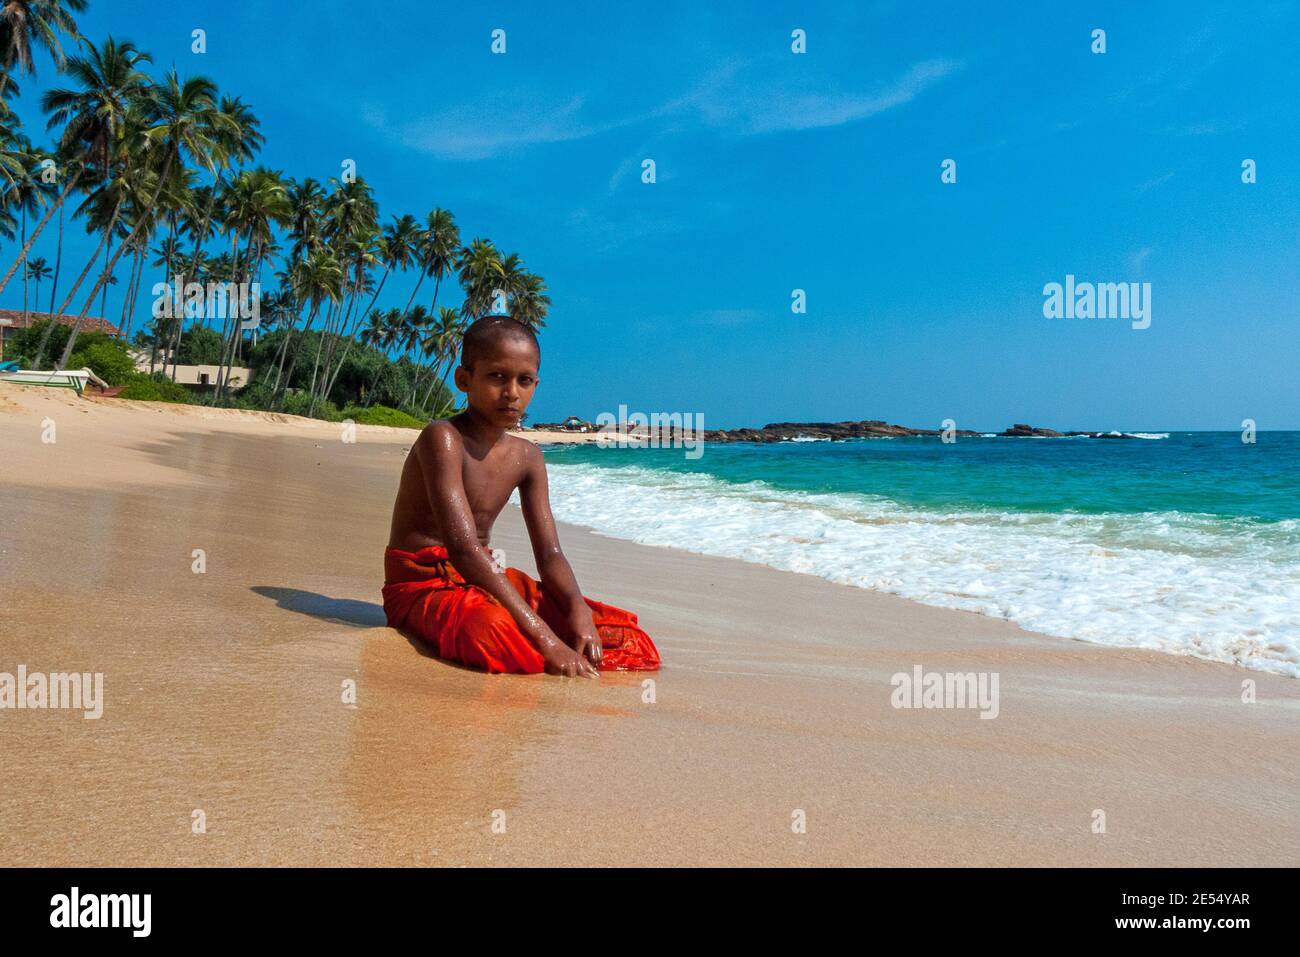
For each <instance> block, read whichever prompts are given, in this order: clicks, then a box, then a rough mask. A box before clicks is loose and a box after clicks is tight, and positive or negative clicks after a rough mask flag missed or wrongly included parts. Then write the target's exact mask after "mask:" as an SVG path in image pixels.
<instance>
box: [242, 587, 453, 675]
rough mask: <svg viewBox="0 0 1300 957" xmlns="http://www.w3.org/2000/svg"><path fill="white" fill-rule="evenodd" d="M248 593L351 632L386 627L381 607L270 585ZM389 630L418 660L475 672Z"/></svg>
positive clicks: (415, 639) (409, 635)
mask: <svg viewBox="0 0 1300 957" xmlns="http://www.w3.org/2000/svg"><path fill="white" fill-rule="evenodd" d="M251 590H252V591H253V592H254V593H256V594H258V595H261V596H262V597H263V598H270V599H271V600H272V601H274V602H275V603H276V605H277V606H279V607H280V608H283V609H284V610H285V611H292V612H296V613H297V614H299V615H306V616H308V617H309V618H316V619H319V620H320V621H327V622H329V623H331V624H335V625H347V626H349V627H351V628H385V627H387V625H388V616H387V615H385V614H384V607H383V605H378V604H375V603H374V602H369V601H359V600H358V599H355V598H330V597H329V596H328V595H318V594H317V593H316V592H314V591H303V590H302V589H301V588H277V587H275V586H273V585H254V586H253V588H252V589H251ZM393 630H394V631H396V632H397V633H398V634H399V635H401V636H402V637H403V638H405V639H406V640H407V642H409V643H410V645H411V647H412V648H414V649H415V650H416V651H417V652H419V654H420V655H421V656H422V657H425V658H432V659H434V660H435V661H441V662H442V663H443V664H445V665H449V666H450V667H453V668H459V669H461V670H465V671H474V670H476V669H473V668H466V667H465V666H464V665H462V664H460V663H458V662H454V661H445V660H443V659H442V658H439V657H438V656H437V655H436V654H434V653H433V651H432V650H431V649H430V648H429V646H428V645H426V644H425V643H424V642H423V641H421V640H420V639H419V638H416V637H415V636H414V635H411V634H409V633H408V632H406V631H405V630H404V629H400V628H394V629H393Z"/></svg>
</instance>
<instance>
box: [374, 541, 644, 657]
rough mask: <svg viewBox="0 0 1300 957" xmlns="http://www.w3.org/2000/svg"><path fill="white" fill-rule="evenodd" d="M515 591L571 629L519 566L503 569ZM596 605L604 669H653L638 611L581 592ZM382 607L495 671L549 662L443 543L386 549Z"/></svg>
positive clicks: (436, 646)
mask: <svg viewBox="0 0 1300 957" xmlns="http://www.w3.org/2000/svg"><path fill="white" fill-rule="evenodd" d="M504 574H505V576H506V578H507V579H509V581H510V584H511V585H512V586H514V589H515V591H517V592H519V594H520V595H521V596H522V597H523V599H524V601H525V602H527V603H528V605H529V607H531V608H532V609H533V610H534V611H536V612H537V614H538V615H539V616H540V617H541V619H542V620H543V621H545V622H546V623H547V624H548V625H550V627H551V629H552V630H554V631H555V633H556V634H557V635H559V636H560V638H561V639H564V638H565V637H566V634H565V631H564V629H565V628H566V625H565V616H564V614H563V611H562V610H561V609H560V607H559V605H558V604H557V603H556V602H555V600H554V598H553V597H552V596H551V595H550V594H548V593H547V591H546V589H545V588H544V587H543V585H542V583H541V582H539V581H537V580H536V579H534V578H532V577H530V576H529V575H527V574H525V573H524V572H521V571H520V570H519V569H517V568H507V569H506V570H505V572H504ZM583 601H585V602H586V603H587V607H589V608H590V609H591V617H592V620H593V621H594V622H595V623H596V632H597V634H599V635H600V642H601V647H602V648H603V649H604V657H603V659H602V661H601V663H600V669H601V670H602V671H654V670H655V669H657V668H658V667H659V650H658V649H657V648H655V645H654V642H653V641H651V640H650V636H649V635H647V634H646V633H645V632H644V631H643V630H642V629H641V627H640V626H639V625H637V621H636V615H634V614H633V613H632V612H630V611H624V610H623V609H622V608H615V607H614V606H613V605H606V604H604V603H603V602H599V601H594V600H592V599H590V598H587V597H585V596H584V598H583ZM384 613H385V614H386V615H387V616H388V624H389V627H391V628H399V629H401V630H403V631H406V632H408V633H409V634H411V635H414V636H415V637H417V638H419V639H420V640H421V641H423V642H424V643H425V644H426V645H428V646H429V647H430V648H431V649H432V650H433V651H434V652H436V653H437V655H438V656H439V657H440V658H445V659H446V660H448V661H456V662H459V663H460V664H463V665H469V666H470V667H472V668H481V669H483V670H484V671H488V672H491V673H494V674H538V673H540V672H543V671H545V670H546V665H545V661H544V660H543V659H542V654H541V652H539V651H538V650H537V647H536V646H535V645H534V644H533V643H532V642H531V641H529V640H528V638H527V637H526V636H525V635H524V633H523V632H522V631H520V630H519V626H518V625H517V624H516V623H515V620H514V617H513V616H512V615H511V614H510V612H508V611H506V609H505V608H504V607H503V606H502V605H501V604H500V603H499V602H498V601H497V600H496V599H495V598H493V597H492V596H491V595H489V594H488V593H487V592H485V591H483V589H481V588H478V587H476V586H474V585H471V584H469V583H468V582H467V581H465V579H464V578H462V577H461V575H460V573H459V572H458V571H456V569H455V568H454V567H453V566H452V564H451V561H450V560H449V559H448V557H447V549H446V548H443V547H442V546H433V547H430V548H422V549H420V550H419V551H418V552H407V551H402V550H401V549H398V548H388V549H385V550H384Z"/></svg>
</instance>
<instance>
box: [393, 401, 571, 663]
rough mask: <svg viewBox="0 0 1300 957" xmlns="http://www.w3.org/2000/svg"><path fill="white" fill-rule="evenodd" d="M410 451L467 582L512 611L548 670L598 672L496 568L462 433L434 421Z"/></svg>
mask: <svg viewBox="0 0 1300 957" xmlns="http://www.w3.org/2000/svg"><path fill="white" fill-rule="evenodd" d="M411 453H412V454H413V455H415V456H417V460H418V461H419V463H420V471H421V473H422V474H423V476H424V485H425V489H426V491H427V493H428V496H429V507H430V508H431V509H432V510H433V513H434V515H435V516H436V517H437V520H438V528H439V529H441V531H442V538H443V544H444V545H445V546H446V548H447V556H448V557H449V558H450V559H451V563H452V565H454V566H455V567H456V571H458V572H460V574H461V577H462V578H464V579H465V581H466V582H468V583H469V584H470V585H474V586H476V587H478V588H481V589H482V590H483V591H485V592H487V593H488V594H489V595H491V596H492V597H493V598H495V599H496V600H497V601H498V602H499V603H500V604H501V606H502V607H503V608H505V609H506V611H508V612H510V615H511V617H513V618H514V620H515V621H516V623H518V625H519V630H520V631H522V632H523V633H524V635H525V636H526V637H527V638H528V640H529V641H531V642H532V643H533V644H534V645H536V646H537V650H538V651H539V652H541V654H542V657H543V658H545V659H546V663H547V670H548V671H552V672H556V673H560V674H567V675H575V674H583V675H589V676H591V677H595V669H594V668H592V667H591V666H590V665H589V664H588V663H587V662H586V661H584V660H583V659H582V658H581V656H579V655H575V654H574V653H573V652H572V651H571V650H570V649H569V648H568V646H566V645H565V644H564V643H563V642H562V641H560V640H559V638H558V637H557V636H556V634H555V633H554V632H553V631H552V630H551V629H550V627H549V626H548V625H547V624H546V622H544V621H543V620H542V619H541V617H540V616H539V615H538V614H537V612H535V611H533V609H532V608H530V607H529V605H528V603H527V602H525V601H524V600H523V598H522V597H521V596H520V594H519V592H517V591H515V589H514V586H512V585H511V584H510V582H509V581H508V580H507V579H506V577H505V576H504V575H502V574H501V573H500V572H498V571H497V569H496V565H495V564H493V562H492V559H491V558H490V557H488V555H487V554H486V553H485V552H484V550H483V548H482V546H481V545H480V544H479V540H478V528H477V526H476V525H475V523H474V515H473V512H472V511H471V510H470V507H469V500H468V498H466V496H465V483H464V480H463V479H462V477H461V462H462V461H463V457H464V453H463V451H462V444H461V438H460V433H459V432H457V431H456V429H455V427H454V426H447V425H438V424H434V425H430V426H428V427H426V428H425V430H424V431H423V432H421V433H420V437H419V438H418V439H416V441H415V444H414V445H413V446H412V447H411Z"/></svg>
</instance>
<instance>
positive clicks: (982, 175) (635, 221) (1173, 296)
mask: <svg viewBox="0 0 1300 957" xmlns="http://www.w3.org/2000/svg"><path fill="white" fill-rule="evenodd" d="M991 6H992V5H986V4H967V3H956V2H954V3H938V4H923V3H890V2H882V3H863V2H853V3H845V4H803V5H789V6H788V7H785V8H781V9H778V8H777V6H776V5H767V4H743V3H737V4H726V3H723V4H708V5H705V4H698V3H689V4H688V3H683V4H673V3H656V4H648V5H637V6H627V7H624V6H623V5H617V6H614V7H611V6H610V5H608V4H594V3H593V4H564V5H558V6H557V5H553V4H540V3H539V4H523V3H513V4H491V3H487V4H474V5H465V4H458V5H450V4H438V3H427V2H401V0H395V2H391V3H388V4H384V5H375V6H374V7H365V6H361V7H358V5H356V4H355V3H342V2H332V0H331V2H318V3H312V4H310V5H303V6H302V7H301V8H298V7H296V6H293V5H289V4H285V3H283V2H278V3H274V2H263V0H252V2H248V0H245V2H241V3H238V4H230V3H220V4H219V3H215V2H203V3H200V2H183V0H178V2H173V3H171V4H168V5H165V6H159V5H155V4H154V3H146V2H135V0H115V2H114V3H112V4H109V3H106V2H103V0H91V5H90V7H91V8H90V10H88V11H87V13H86V14H84V15H83V16H82V18H81V24H82V28H83V32H85V33H86V34H87V35H88V36H89V37H91V38H94V39H96V40H100V39H102V38H103V36H104V35H105V34H107V33H110V32H111V33H113V34H114V35H115V36H117V37H119V38H129V39H131V40H133V41H134V42H135V43H136V44H137V45H139V46H140V47H142V48H144V49H146V50H148V51H150V52H151V53H152V54H153V56H154V60H155V64H156V66H157V67H158V72H161V70H162V69H163V68H165V67H167V66H169V65H170V64H172V63H173V62H174V63H175V64H176V66H177V68H178V69H179V70H180V72H181V73H182V74H188V73H195V72H201V73H205V74H207V75H209V76H211V77H212V78H213V79H215V80H216V81H217V82H218V84H219V85H220V87H221V89H222V91H223V92H225V93H230V94H237V95H239V96H241V97H242V98H243V99H244V100H245V101H246V102H247V103H249V104H251V106H252V107H253V109H254V110H255V112H256V113H257V115H258V116H259V117H260V118H261V120H262V129H263V132H264V133H265V134H266V137H267V143H266V145H265V147H264V149H263V151H262V154H261V156H260V157H259V160H258V161H259V162H260V163H263V164H265V165H268V166H271V167H273V168H276V169H280V170H282V171H283V172H284V173H285V174H286V175H290V176H294V177H297V178H302V177H304V176H314V177H316V178H318V179H321V180H325V179H326V178H328V177H330V176H337V175H339V172H340V169H341V167H340V164H341V163H342V161H343V160H344V159H346V158H351V159H355V160H356V162H357V168H358V172H359V174H360V175H362V176H363V177H365V178H366V180H367V181H368V182H369V183H370V184H371V185H372V186H373V187H374V188H375V192H376V195H377V197H378V199H379V202H380V207H381V211H382V213H383V215H384V217H385V219H388V218H389V217H390V216H391V215H392V214H400V213H407V212H409V213H412V214H414V215H416V216H417V217H419V218H421V219H423V217H424V215H425V214H426V213H427V212H428V210H429V209H431V208H433V207H434V206H443V207H446V208H448V209H450V210H452V211H453V212H454V213H455V215H456V217H457V220H458V222H459V224H460V226H461V230H462V236H463V237H464V238H465V239H466V240H468V239H470V238H472V237H474V236H484V237H488V238H491V239H492V240H494V241H495V242H496V243H497V245H498V246H499V247H501V248H502V249H504V250H506V251H515V252H518V253H519V254H520V255H521V256H522V257H523V259H524V261H525V263H526V264H527V265H528V267H529V268H531V269H532V270H534V271H536V272H539V273H541V274H542V275H543V276H545V277H546V279H547V282H548V285H549V287H550V294H551V297H552V299H553V306H552V311H551V316H550V319H549V324H548V326H547V328H546V330H545V331H544V333H543V337H542V347H543V363H542V371H541V379H542V383H541V386H540V389H539V392H538V395H537V398H536V399H535V400H534V403H533V406H532V409H531V410H530V418H531V419H532V420H533V421H547V420H555V419H559V418H563V417H564V416H566V415H569V414H576V415H580V416H582V417H584V418H590V419H594V418H595V417H596V415H597V414H598V413H600V412H602V411H614V410H617V408H618V406H619V405H620V404H625V405H627V406H628V407H629V408H630V409H632V410H639V411H644V412H653V411H664V412H674V411H676V412H696V413H702V414H703V415H704V421H705V425H706V427H734V426H742V425H750V426H756V425H762V424H763V423H765V422H769V421H790V420H841V419H862V418H880V419H887V420H889V421H895V422H901V423H903V424H907V425H913V426H918V427H931V428H938V427H939V423H940V422H941V421H942V420H943V419H946V418H952V419H955V420H956V422H957V424H958V426H959V427H970V428H977V429H994V428H1002V427H1005V426H1007V425H1009V424H1011V423H1012V422H1013V421H1017V422H1031V423H1034V424H1042V425H1050V426H1054V427H1058V428H1103V429H1109V428H1126V429H1236V428H1238V427H1239V426H1240V423H1241V421H1242V419H1244V418H1253V419H1255V420H1256V421H1257V422H1258V424H1259V428H1261V429H1278V428H1291V429H1295V428H1300V372H1298V371H1297V370H1298V369H1300V337H1298V336H1297V331H1298V329H1300V322H1298V321H1297V320H1298V318H1300V256H1298V255H1297V253H1300V248H1298V247H1300V216H1298V215H1297V214H1298V213H1300V150H1298V149H1297V147H1300V129H1298V120H1297V116H1298V115H1300V113H1298V111H1297V109H1296V104H1295V96H1296V91H1297V90H1300V61H1298V59H1297V57H1296V56H1295V41H1294V37H1295V35H1296V33H1297V31H1298V30H1300V12H1298V11H1297V6H1296V4H1295V3H1271V2H1264V3H1260V4H1254V5H1250V6H1248V7H1230V6H1228V5H1223V6H1217V5H1216V6H1213V7H1212V6H1210V5H1204V6H1202V5H1198V4H1186V3H1160V2H1157V3H1143V4H1131V3H1098V4H1063V3H1049V4H1027V3H1026V4H1006V5H1003V6H1002V7H1001V8H1000V9H990V7H991ZM307 11H310V12H307ZM372 16H373V19H370V17H372ZM196 27H202V28H203V29H205V30H206V31H207V44H208V52H207V53H206V54H203V55H196V54H193V53H192V52H191V51H190V43H191V40H190V31H191V30H193V29H194V28H196ZM496 28H501V29H504V30H505V31H506V51H507V52H506V53H505V54H504V55H494V54H492V53H491V51H490V44H491V32H492V30H493V29H496ZM795 28H801V29H803V30H805V31H806V33H807V53H805V54H802V55H796V54H794V53H792V52H791V49H790V44H791V39H790V34H791V31H792V30H794V29H795ZM1095 28H1102V29H1104V30H1105V31H1106V45H1107V51H1106V52H1105V53H1104V54H1094V53H1092V52H1091V50H1090V46H1091V43H1092V40H1091V32H1092V30H1093V29H1095ZM57 81H58V79H57V76H56V75H55V74H54V72H53V71H52V70H51V69H50V68H49V66H48V65H47V64H42V71H41V74H40V75H39V76H38V77H37V78H36V79H32V78H28V79H26V80H25V81H23V83H22V88H23V90H24V94H25V95H24V98H23V99H21V100H19V101H18V104H17V106H18V111H19V113H20V115H21V116H23V117H24V119H25V121H26V122H27V125H28V126H29V132H30V133H31V134H32V135H34V137H35V138H37V139H39V138H40V137H39V135H38V134H39V130H40V129H41V128H43V125H44V124H43V122H40V121H39V118H38V116H37V111H36V99H37V91H38V90H40V89H44V88H45V87H46V86H49V85H52V84H54V83H56V82H57ZM38 123H39V126H38V125H37V124H38ZM31 127H35V128H34V129H32V128H31ZM646 158H650V159H653V160H654V161H655V164H656V169H657V182H656V183H654V184H644V183H642V182H641V163H642V160H644V159H646ZM948 158H951V159H954V160H955V161H956V163H957V182H956V183H955V184H951V185H946V184H943V183H941V181H940V172H941V170H940V164H941V163H942V161H943V160H944V159H948ZM1246 158H1250V159H1253V160H1255V161H1256V163H1257V169H1258V182H1257V183H1255V184H1253V185H1246V184H1243V183H1242V182H1241V163H1242V160H1243V159H1246ZM78 239H79V240H84V237H78ZM11 248H13V247H12V244H8V243H6V244H5V246H4V251H5V252H6V253H8V252H9V250H10V249H11ZM91 248H93V246H92V244H91V243H89V242H84V241H82V242H81V250H80V251H79V250H78V247H77V246H74V245H72V244H69V249H68V253H67V255H69V256H70V257H71V260H72V261H77V260H80V261H78V262H77V266H78V267H79V266H80V265H81V263H82V262H84V255H88V254H89V252H90V250H91ZM37 250H38V253H40V254H44V255H46V256H47V258H52V237H51V243H50V248H48V249H47V248H46V244H45V242H44V240H42V243H41V244H39V245H38V247H37ZM126 269H127V263H126V261H125V260H123V263H122V266H121V268H120V270H119V272H120V274H121V276H122V283H121V285H119V286H118V287H115V291H116V290H120V289H121V288H122V287H123V286H125V277H126ZM1067 273H1070V274H1074V275H1075V276H1077V277H1078V279H1079V280H1080V281H1084V280H1091V281H1095V282H1150V283H1151V285H1152V322H1151V327H1150V328H1149V329H1146V330H1140V331H1139V330H1133V329H1131V328H1130V327H1129V323H1127V322H1124V321H1121V320H1083V319H1057V320H1049V319H1046V318H1044V317H1043V314H1042V304H1043V293H1042V289H1043V286H1044V284H1046V283H1049V282H1063V281H1064V278H1065V276H1066V274H1067ZM412 283H414V276H413V275H410V276H407V277H398V278H396V279H392V280H390V281H389V287H388V289H386V290H385V295H384V296H383V297H382V298H383V300H384V301H383V302H381V305H402V304H404V303H405V301H406V297H407V296H408V295H409V292H410V288H411V284H412ZM796 288H799V289H803V290H805V291H806V294H807V304H808V309H807V312H806V314H802V315H799V314H793V313H792V312H791V309H790V302H791V292H792V290H794V289H796ZM421 297H422V298H424V292H422V293H421ZM143 298H144V297H142V308H143V307H145V306H147V303H146V302H144V301H143ZM113 299H114V297H112V296H110V304H109V308H108V316H109V318H110V320H114V319H115V318H116V316H117V315H118V313H119V311H120V301H119V305H117V306H116V307H115V306H114V304H113ZM448 302H449V303H450V302H451V300H448ZM4 305H5V306H7V307H14V306H15V305H18V306H21V284H15V285H11V287H10V288H9V289H8V290H6V292H5V294H4ZM426 305H427V303H426ZM140 321H142V319H137V323H138V322H140Z"/></svg>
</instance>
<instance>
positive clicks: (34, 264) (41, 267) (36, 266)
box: [23, 256, 54, 313]
mask: <svg viewBox="0 0 1300 957" xmlns="http://www.w3.org/2000/svg"><path fill="white" fill-rule="evenodd" d="M53 274H54V270H53V269H51V268H50V264H49V263H47V262H46V261H45V259H44V257H42V256H33V257H32V258H31V259H29V260H27V274H26V277H25V278H27V279H30V280H31V281H32V282H34V283H36V303H37V305H36V308H37V309H40V308H41V307H40V301H41V282H42V281H44V280H46V279H49V278H50V276H52V275H53ZM26 300H27V294H26V293H25V292H24V293H23V301H24V305H23V312H24V313H26V312H27V306H26Z"/></svg>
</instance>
